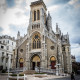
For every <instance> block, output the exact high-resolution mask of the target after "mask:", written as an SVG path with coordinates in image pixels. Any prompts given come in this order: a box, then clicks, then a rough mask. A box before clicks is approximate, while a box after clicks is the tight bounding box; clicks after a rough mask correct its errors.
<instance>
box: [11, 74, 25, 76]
mask: <svg viewBox="0 0 80 80" xmlns="http://www.w3.org/2000/svg"><path fill="white" fill-rule="evenodd" d="M10 76H17V74H11V75H10ZM19 76H24V74H19Z"/></svg>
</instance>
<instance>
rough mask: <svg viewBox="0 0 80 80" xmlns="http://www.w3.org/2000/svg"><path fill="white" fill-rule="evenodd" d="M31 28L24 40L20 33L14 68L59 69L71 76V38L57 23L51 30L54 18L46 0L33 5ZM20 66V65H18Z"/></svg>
mask: <svg viewBox="0 0 80 80" xmlns="http://www.w3.org/2000/svg"><path fill="white" fill-rule="evenodd" d="M30 7H31V11H30V20H29V26H28V29H27V34H26V35H25V36H24V37H21V36H20V32H18V34H17V41H16V44H17V46H16V50H15V54H16V57H15V59H14V67H26V68H27V69H28V70H34V69H35V67H36V66H37V67H42V68H48V69H60V70H61V71H62V72H67V73H71V71H72V63H71V51H70V42H69V35H68V33H67V34H66V35H63V34H62V33H61V30H60V28H59V27H58V24H56V32H54V31H53V30H52V18H51V16H50V13H48V14H47V13H46V12H47V8H46V5H45V3H44V2H43V0H38V1H35V2H32V3H31V5H30ZM16 63H17V64H16Z"/></svg>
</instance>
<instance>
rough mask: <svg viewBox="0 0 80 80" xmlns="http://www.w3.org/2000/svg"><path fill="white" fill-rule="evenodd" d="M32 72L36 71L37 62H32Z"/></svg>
mask: <svg viewBox="0 0 80 80" xmlns="http://www.w3.org/2000/svg"><path fill="white" fill-rule="evenodd" d="M32 70H35V62H32Z"/></svg>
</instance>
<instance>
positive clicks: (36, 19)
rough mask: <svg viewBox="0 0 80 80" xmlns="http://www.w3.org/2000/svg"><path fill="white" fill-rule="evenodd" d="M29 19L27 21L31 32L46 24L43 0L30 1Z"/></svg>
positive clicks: (45, 9)
mask: <svg viewBox="0 0 80 80" xmlns="http://www.w3.org/2000/svg"><path fill="white" fill-rule="evenodd" d="M30 8H31V11H30V21H29V27H28V29H29V31H31V32H33V31H34V30H36V29H37V30H39V31H40V30H41V28H42V27H44V25H45V24H46V11H47V8H46V5H45V3H44V2H43V0H38V1H35V2H32V3H31V5H30Z"/></svg>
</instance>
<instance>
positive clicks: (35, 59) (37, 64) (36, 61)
mask: <svg viewBox="0 0 80 80" xmlns="http://www.w3.org/2000/svg"><path fill="white" fill-rule="evenodd" d="M31 65H32V70H35V67H40V58H39V56H37V55H35V56H33V57H32V62H31Z"/></svg>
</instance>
